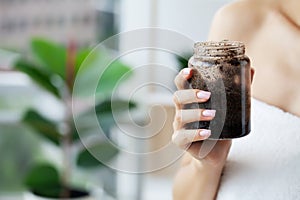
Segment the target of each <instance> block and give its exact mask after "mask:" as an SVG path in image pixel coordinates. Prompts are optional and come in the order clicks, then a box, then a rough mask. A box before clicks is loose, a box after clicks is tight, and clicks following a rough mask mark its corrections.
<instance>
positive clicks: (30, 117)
mask: <svg viewBox="0 0 300 200" xmlns="http://www.w3.org/2000/svg"><path fill="white" fill-rule="evenodd" d="M23 122H24V123H26V124H28V125H29V126H30V127H31V128H33V129H34V130H35V131H36V132H37V133H38V134H39V135H41V136H43V137H45V138H47V139H49V140H50V141H52V142H53V143H55V144H57V145H58V144H59V142H60V136H61V135H60V133H59V132H58V131H57V129H56V126H55V124H54V123H53V122H51V121H49V120H48V119H46V118H44V117H43V116H42V115H40V114H39V113H38V112H36V111H34V110H29V111H27V112H26V114H25V115H24V117H23Z"/></svg>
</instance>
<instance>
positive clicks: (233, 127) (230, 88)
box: [186, 40, 251, 139]
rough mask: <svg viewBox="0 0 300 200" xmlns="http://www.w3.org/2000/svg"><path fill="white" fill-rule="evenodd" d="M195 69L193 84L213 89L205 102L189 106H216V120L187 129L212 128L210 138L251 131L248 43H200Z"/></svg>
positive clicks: (192, 63) (191, 64)
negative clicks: (246, 52) (246, 53)
mask: <svg viewBox="0 0 300 200" xmlns="http://www.w3.org/2000/svg"><path fill="white" fill-rule="evenodd" d="M189 67H190V68H192V69H193V76H192V78H191V79H190V86H191V88H194V89H200V90H205V91H210V92H211V97H210V99H209V100H208V101H207V102H205V103H194V104H189V105H187V106H186V109H198V108H200V109H214V110H216V116H215V118H214V119H213V120H212V121H199V122H193V123H189V124H187V125H186V128H187V129H210V130H211V132H212V135H211V136H210V139H233V138H239V137H243V136H245V135H247V134H248V133H250V129H251V125H250V124H251V122H250V108H251V90H250V86H251V68H250V60H249V58H248V57H247V56H246V55H245V45H244V44H243V43H241V42H237V41H227V40H224V41H221V42H198V43H195V45H194V55H193V56H192V57H191V58H190V59H189Z"/></svg>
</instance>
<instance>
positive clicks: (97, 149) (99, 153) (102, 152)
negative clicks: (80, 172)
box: [77, 142, 118, 168]
mask: <svg viewBox="0 0 300 200" xmlns="http://www.w3.org/2000/svg"><path fill="white" fill-rule="evenodd" d="M88 149H89V150H90V151H91V152H92V153H93V155H95V156H96V158H95V157H94V156H93V155H92V154H91V153H90V152H89V151H88V150H87V149H85V150H84V151H82V152H81V153H80V154H79V156H78V158H77V164H78V165H79V166H80V167H86V168H91V167H97V166H98V167H100V166H103V163H104V164H105V163H106V162H108V161H109V160H111V159H112V158H113V157H115V156H116V155H117V153H118V149H117V148H116V147H114V146H113V145H112V144H111V143H109V142H101V143H98V144H95V145H93V146H91V147H89V148H88ZM102 162H103V163H102Z"/></svg>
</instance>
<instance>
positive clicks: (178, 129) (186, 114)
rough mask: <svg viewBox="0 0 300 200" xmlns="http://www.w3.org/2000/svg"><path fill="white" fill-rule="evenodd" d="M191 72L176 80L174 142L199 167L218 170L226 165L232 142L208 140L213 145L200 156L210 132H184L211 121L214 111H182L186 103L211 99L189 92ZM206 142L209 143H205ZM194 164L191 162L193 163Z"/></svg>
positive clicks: (179, 75) (204, 95)
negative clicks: (188, 154)
mask: <svg viewBox="0 0 300 200" xmlns="http://www.w3.org/2000/svg"><path fill="white" fill-rule="evenodd" d="M192 73H193V70H192V69H191V68H185V69H183V70H182V71H181V72H180V73H179V74H178V75H177V76H176V78H175V84H176V86H177V88H178V91H176V92H175V93H174V98H173V99H174V103H175V107H176V115H175V119H174V123H173V129H174V133H173V137H172V140H173V143H175V144H176V145H177V146H179V147H180V148H182V149H185V150H186V151H187V152H189V153H190V155H192V156H193V158H195V161H196V163H195V164H198V165H200V166H203V164H205V165H208V166H209V167H214V168H216V169H219V170H221V169H222V168H223V166H224V164H225V161H226V157H227V154H228V151H229V148H230V145H231V140H220V141H210V142H211V143H212V145H213V143H215V146H214V147H213V148H212V150H211V151H210V152H209V153H208V154H207V155H201V154H200V148H201V146H202V143H203V142H202V141H203V140H205V139H207V138H208V137H209V136H210V135H211V132H210V130H206V129H185V128H184V126H185V124H187V123H190V122H196V121H210V120H212V119H213V118H214V116H215V114H218V113H216V111H215V110H203V109H184V106H185V104H190V103H203V102H206V101H207V100H208V99H209V98H210V92H207V91H201V90H197V89H188V88H190V87H189V83H188V79H190V78H191V76H192ZM208 142H209V141H208ZM195 161H194V162H195Z"/></svg>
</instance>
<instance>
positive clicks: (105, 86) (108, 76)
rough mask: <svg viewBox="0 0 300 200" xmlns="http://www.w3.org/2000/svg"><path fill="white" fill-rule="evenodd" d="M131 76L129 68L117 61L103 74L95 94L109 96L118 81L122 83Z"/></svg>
mask: <svg viewBox="0 0 300 200" xmlns="http://www.w3.org/2000/svg"><path fill="white" fill-rule="evenodd" d="M131 74H132V71H131V68H130V67H129V66H127V65H125V64H123V63H121V62H119V61H115V62H113V63H112V64H110V65H109V66H108V68H107V69H105V71H104V72H103V74H102V76H101V78H100V80H99V83H98V87H97V93H102V94H110V93H111V92H112V91H113V90H114V89H115V87H116V86H118V84H120V83H121V82H120V81H124V80H125V79H127V78H128V77H129V76H130V75H131Z"/></svg>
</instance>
